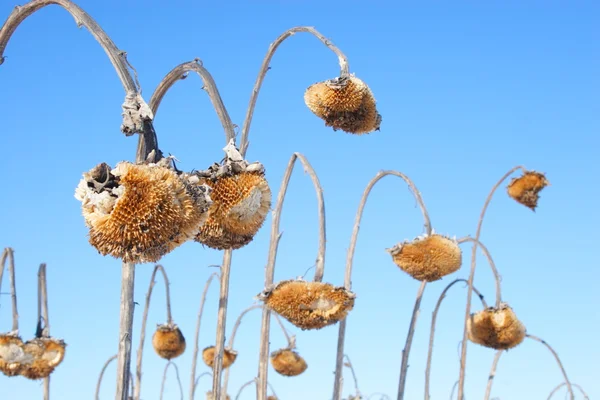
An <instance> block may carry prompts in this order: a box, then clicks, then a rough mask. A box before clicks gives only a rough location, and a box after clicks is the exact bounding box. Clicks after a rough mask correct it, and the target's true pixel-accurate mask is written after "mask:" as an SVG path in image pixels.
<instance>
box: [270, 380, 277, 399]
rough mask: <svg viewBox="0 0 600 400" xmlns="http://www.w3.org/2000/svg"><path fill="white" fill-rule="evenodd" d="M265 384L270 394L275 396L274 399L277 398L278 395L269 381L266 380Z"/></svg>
mask: <svg viewBox="0 0 600 400" xmlns="http://www.w3.org/2000/svg"><path fill="white" fill-rule="evenodd" d="M267 385H268V386H269V390H271V394H272V395H273V396H275V398H276V399H279V397H277V393H275V389H273V385H271V384H270V383H269V382H267Z"/></svg>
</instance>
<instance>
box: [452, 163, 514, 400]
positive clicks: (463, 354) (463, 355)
mask: <svg viewBox="0 0 600 400" xmlns="http://www.w3.org/2000/svg"><path fill="white" fill-rule="evenodd" d="M519 169H520V170H522V171H525V168H524V167H522V166H520V165H519V166H516V167H514V168H512V169H511V170H510V171H508V172H507V173H506V174H504V176H503V177H502V178H500V180H499V181H498V182H497V183H496V184H495V185H494V187H492V190H491V191H490V193H489V194H488V196H487V198H486V199H485V203H484V204H483V209H482V210H481V214H480V216H479V222H478V223H477V232H476V234H475V241H474V242H473V250H472V252H471V271H470V272H469V289H468V290H467V305H466V307H465V319H464V324H463V337H462V342H461V350H460V375H459V378H458V399H459V400H463V395H464V388H465V377H466V376H465V372H466V368H467V342H468V340H467V321H468V320H469V316H470V315H471V297H472V296H473V279H474V278H475V268H476V266H477V246H478V243H479V239H480V238H481V227H482V225H483V218H484V217H485V212H486V211H487V208H488V206H489V204H490V202H491V201H492V197H494V193H496V190H497V189H498V187H500V185H501V184H502V182H504V181H505V180H506V179H507V178H508V177H509V176H511V175H512V174H513V173H514V172H515V171H517V170H519Z"/></svg>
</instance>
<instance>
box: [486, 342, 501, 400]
mask: <svg viewBox="0 0 600 400" xmlns="http://www.w3.org/2000/svg"><path fill="white" fill-rule="evenodd" d="M502 353H504V350H498V351H497V352H496V355H495V356H494V361H493V362H492V368H491V369H490V375H489V377H488V382H487V386H486V388H485V397H484V400H489V399H490V395H491V394H492V384H493V383H494V378H495V377H496V368H498V362H499V361H500V356H502Z"/></svg>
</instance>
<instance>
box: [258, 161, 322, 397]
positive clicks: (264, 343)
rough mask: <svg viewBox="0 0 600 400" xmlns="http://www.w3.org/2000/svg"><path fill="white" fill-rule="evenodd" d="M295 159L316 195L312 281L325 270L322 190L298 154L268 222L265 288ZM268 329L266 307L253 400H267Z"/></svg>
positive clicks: (272, 266) (269, 280)
mask: <svg viewBox="0 0 600 400" xmlns="http://www.w3.org/2000/svg"><path fill="white" fill-rule="evenodd" d="M296 160H300V162H301V163H302V166H303V167H304V172H306V173H308V175H309V176H310V179H311V180H312V182H313V186H314V188H315V192H316V194H317V201H318V207H319V225H320V228H319V232H320V233H319V249H318V252H317V260H316V268H315V277H314V279H315V281H320V280H321V279H322V278H323V273H324V270H325V201H324V200H323V188H322V187H321V183H320V182H319V178H318V177H317V174H316V172H315V170H314V169H313V167H312V165H310V163H309V162H308V160H307V159H306V157H304V156H303V155H302V154H300V153H294V154H293V155H292V157H291V158H290V161H289V162H288V165H287V168H286V170H285V173H284V175H283V181H282V183H281V187H280V189H279V194H278V195H277V203H276V205H275V208H274V209H273V214H272V215H273V222H272V223H271V240H270V243H269V255H268V259H267V266H266V268H265V287H269V286H270V285H272V284H273V277H274V275H275V261H276V259H277V248H278V246H279V240H280V239H281V235H282V234H283V233H281V232H279V221H280V220H281V212H282V211H283V201H284V200H285V194H286V193H287V188H288V185H289V183H290V178H291V177H292V172H293V170H294V165H295V163H296ZM270 329H271V311H270V310H269V309H268V307H264V308H263V313H262V323H261V330H260V347H259V362H258V382H257V384H256V398H257V400H266V398H267V380H268V379H267V376H268V366H269V335H270V332H271V331H270Z"/></svg>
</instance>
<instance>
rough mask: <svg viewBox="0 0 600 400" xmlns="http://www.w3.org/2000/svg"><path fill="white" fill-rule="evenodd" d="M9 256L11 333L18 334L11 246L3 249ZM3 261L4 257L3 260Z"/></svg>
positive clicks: (15, 283) (13, 261) (13, 263)
mask: <svg viewBox="0 0 600 400" xmlns="http://www.w3.org/2000/svg"><path fill="white" fill-rule="evenodd" d="M5 251H6V254H7V255H8V257H9V258H10V261H9V262H8V280H9V283H10V299H11V303H12V333H14V334H16V335H17V334H19V311H18V310H17V282H16V276H15V253H14V251H13V249H12V248H10V247H7V248H6V249H5ZM2 261H3V262H4V257H3V260H2Z"/></svg>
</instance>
